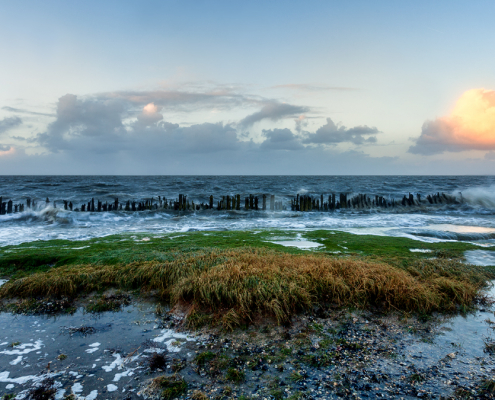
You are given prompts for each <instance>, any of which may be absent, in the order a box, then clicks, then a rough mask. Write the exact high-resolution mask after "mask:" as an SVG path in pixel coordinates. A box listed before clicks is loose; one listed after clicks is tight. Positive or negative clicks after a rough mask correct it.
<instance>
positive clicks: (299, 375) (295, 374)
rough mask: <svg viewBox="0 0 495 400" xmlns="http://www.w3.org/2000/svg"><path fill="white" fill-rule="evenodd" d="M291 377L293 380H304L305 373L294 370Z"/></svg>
mask: <svg viewBox="0 0 495 400" xmlns="http://www.w3.org/2000/svg"><path fill="white" fill-rule="evenodd" d="M289 379H290V380H291V381H292V382H301V381H303V380H304V375H303V374H302V373H300V372H299V371H292V373H291V374H290V376H289Z"/></svg>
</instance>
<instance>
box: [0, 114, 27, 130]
mask: <svg viewBox="0 0 495 400" xmlns="http://www.w3.org/2000/svg"><path fill="white" fill-rule="evenodd" d="M21 124H22V119H20V118H19V117H5V118H4V119H2V120H0V134H2V133H4V132H7V131H8V130H10V129H12V128H15V127H16V126H19V125H21Z"/></svg>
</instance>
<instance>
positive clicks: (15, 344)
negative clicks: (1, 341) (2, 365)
mask: <svg viewBox="0 0 495 400" xmlns="http://www.w3.org/2000/svg"><path fill="white" fill-rule="evenodd" d="M20 344H21V342H12V343H10V344H9V347H15V346H19V345H20Z"/></svg>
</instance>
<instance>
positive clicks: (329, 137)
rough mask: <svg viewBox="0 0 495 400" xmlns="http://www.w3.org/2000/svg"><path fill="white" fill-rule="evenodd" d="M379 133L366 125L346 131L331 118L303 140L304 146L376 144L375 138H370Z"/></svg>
mask: <svg viewBox="0 0 495 400" xmlns="http://www.w3.org/2000/svg"><path fill="white" fill-rule="evenodd" d="M377 133H380V131H379V130H378V129H377V128H374V127H369V126H367V125H362V126H355V127H354V128H349V129H347V128H346V127H345V126H343V125H339V124H335V123H334V122H333V121H332V119H331V118H327V123H326V124H325V125H323V126H322V127H320V128H319V129H318V130H317V131H316V132H315V133H310V134H308V135H307V137H306V139H304V141H303V143H305V144H337V143H346V142H349V143H353V144H356V145H360V144H366V143H367V144H372V143H376V136H370V135H375V134H377Z"/></svg>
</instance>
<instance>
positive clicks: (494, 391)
mask: <svg viewBox="0 0 495 400" xmlns="http://www.w3.org/2000/svg"><path fill="white" fill-rule="evenodd" d="M480 394H482V395H490V396H493V395H495V380H493V379H485V380H484V381H482V382H481V385H480ZM490 398H491V397H490Z"/></svg>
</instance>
